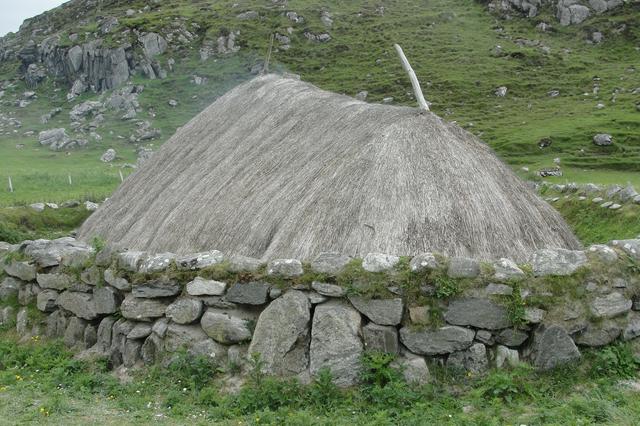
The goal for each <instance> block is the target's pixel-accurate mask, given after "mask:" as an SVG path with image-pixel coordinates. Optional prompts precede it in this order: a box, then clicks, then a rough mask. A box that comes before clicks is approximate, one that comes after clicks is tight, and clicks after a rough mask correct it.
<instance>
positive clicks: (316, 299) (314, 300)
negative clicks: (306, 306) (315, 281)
mask: <svg viewBox="0 0 640 426" xmlns="http://www.w3.org/2000/svg"><path fill="white" fill-rule="evenodd" d="M269 294H271V293H269ZM305 294H306V296H307V298H308V299H309V302H311V304H312V305H318V304H320V303H324V302H326V301H327V300H329V298H328V297H326V296H323V295H321V294H318V293H316V292H315V291H307V292H305Z"/></svg>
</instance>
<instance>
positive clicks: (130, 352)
mask: <svg viewBox="0 0 640 426" xmlns="http://www.w3.org/2000/svg"><path fill="white" fill-rule="evenodd" d="M142 343H143V342H142V341H140V340H131V339H126V341H125V344H124V351H122V364H123V365H124V366H125V367H127V368H131V367H133V366H134V365H135V364H136V363H137V362H138V361H139V360H140V359H141V356H140V350H141V349H142Z"/></svg>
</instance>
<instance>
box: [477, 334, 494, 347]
mask: <svg viewBox="0 0 640 426" xmlns="http://www.w3.org/2000/svg"><path fill="white" fill-rule="evenodd" d="M476 340H477V341H478V342H481V343H484V344H485V345H489V346H493V344H494V343H495V342H496V341H495V338H494V337H493V334H491V332H490V331H487V330H478V331H477V332H476Z"/></svg>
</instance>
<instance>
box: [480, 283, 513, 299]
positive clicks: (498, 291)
mask: <svg viewBox="0 0 640 426" xmlns="http://www.w3.org/2000/svg"><path fill="white" fill-rule="evenodd" d="M484 292H485V293H487V294H488V295H490V296H496V295H500V296H511V295H512V294H513V287H511V286H508V285H505V284H489V285H487V286H486V287H485V289H484Z"/></svg>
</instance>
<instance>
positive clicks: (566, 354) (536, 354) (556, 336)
mask: <svg viewBox="0 0 640 426" xmlns="http://www.w3.org/2000/svg"><path fill="white" fill-rule="evenodd" d="M580 357H581V355H580V351H579V350H578V348H577V347H576V345H575V343H574V342H573V340H571V337H570V336H569V334H568V333H567V331H566V330H565V329H564V328H562V327H561V326H559V325H551V326H548V327H545V326H541V327H540V328H539V329H538V330H537V331H536V333H535V334H534V339H533V351H532V359H533V365H534V366H535V367H536V368H537V369H539V370H551V369H553V368H556V367H558V366H560V365H564V364H568V363H572V362H575V361H578V360H579V359H580Z"/></svg>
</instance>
